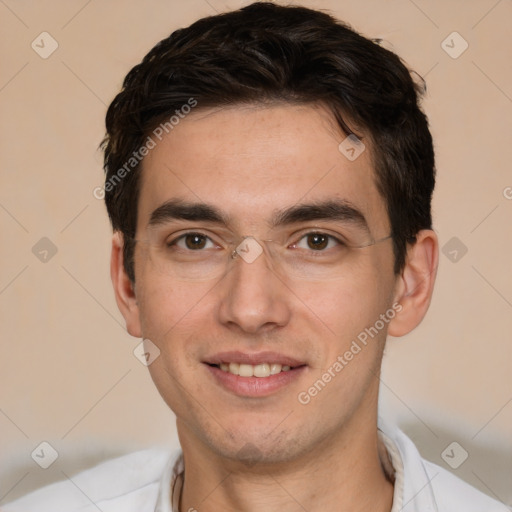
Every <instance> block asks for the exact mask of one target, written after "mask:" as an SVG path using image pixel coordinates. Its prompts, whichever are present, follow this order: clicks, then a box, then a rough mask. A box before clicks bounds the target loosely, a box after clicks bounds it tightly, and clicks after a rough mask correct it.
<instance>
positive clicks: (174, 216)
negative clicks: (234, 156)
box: [149, 199, 370, 232]
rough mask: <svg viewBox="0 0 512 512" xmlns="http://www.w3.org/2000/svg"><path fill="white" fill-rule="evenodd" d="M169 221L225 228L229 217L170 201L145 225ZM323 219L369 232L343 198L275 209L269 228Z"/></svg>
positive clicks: (202, 205) (362, 218) (211, 209)
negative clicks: (345, 223) (210, 224)
mask: <svg viewBox="0 0 512 512" xmlns="http://www.w3.org/2000/svg"><path fill="white" fill-rule="evenodd" d="M173 220H188V221H197V222H208V223H212V224H222V225H224V226H226V227H227V226H228V225H229V224H230V217H229V216H228V215H226V214H224V213H223V212H222V211H221V210H219V209H218V208H217V207H216V206H214V205H211V204H208V203H203V202H188V201H184V200H181V199H170V200H168V201H166V202H165V203H163V204H162V205H160V206H159V207H158V208H156V209H155V210H154V211H153V212H152V213H151V216H150V219H149V226H158V225H161V224H165V223H166V222H170V221H173ZM327 220H335V221H343V222H350V223H353V224H354V225H356V226H358V227H360V228H362V229H364V230H365V231H368V232H370V228H369V226H368V222H367V220H366V218H365V216H364V214H363V213H362V212H361V211H360V210H358V209H357V208H356V207H355V206H354V205H353V204H352V203H351V202H350V201H347V200H346V199H328V200H324V201H316V202H313V203H299V204H296V205H293V206H290V207H289V208H285V209H281V210H279V209H278V210H276V211H275V213H274V215H273V217H272V219H271V221H270V227H271V228H276V227H281V226H287V225H290V224H295V223H299V222H308V221H309V222H310V221H327Z"/></svg>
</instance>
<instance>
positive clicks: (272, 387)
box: [206, 364, 306, 398]
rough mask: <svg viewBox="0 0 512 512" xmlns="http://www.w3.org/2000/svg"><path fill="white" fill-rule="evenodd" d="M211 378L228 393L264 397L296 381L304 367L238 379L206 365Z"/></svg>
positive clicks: (238, 377) (237, 376)
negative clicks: (265, 375)
mask: <svg viewBox="0 0 512 512" xmlns="http://www.w3.org/2000/svg"><path fill="white" fill-rule="evenodd" d="M206 367H207V369H208V370H209V371H210V373H211V374H212V375H213V377H214V378H215V379H216V380H217V382H219V383H220V384H221V386H223V387H224V388H225V389H227V390H228V391H231V392H232V393H234V394H235V395H239V396H244V397H252V398H255V397H264V396H268V395H271V394H273V393H275V392H277V391H279V390H281V389H282V388H284V387H286V386H287V385H289V384H290V383H292V382H293V381H295V380H297V379H298V378H299V377H300V376H301V375H302V373H303V372H304V370H305V369H306V366H298V367H296V368H292V369H290V370H288V371H287V372H280V373H277V374H276V375H270V376H269V377H240V375H233V374H232V373H230V372H225V371H223V370H221V369H220V368H217V367H216V366H210V365H208V364H207V365H206Z"/></svg>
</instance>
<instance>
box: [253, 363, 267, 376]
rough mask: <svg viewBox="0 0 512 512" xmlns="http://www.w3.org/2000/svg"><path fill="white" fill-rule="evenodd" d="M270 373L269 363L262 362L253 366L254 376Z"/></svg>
mask: <svg viewBox="0 0 512 512" xmlns="http://www.w3.org/2000/svg"><path fill="white" fill-rule="evenodd" d="M269 375H270V365H268V364H266V363H264V364H257V365H256V366H255V367H254V376H255V377H268V376H269Z"/></svg>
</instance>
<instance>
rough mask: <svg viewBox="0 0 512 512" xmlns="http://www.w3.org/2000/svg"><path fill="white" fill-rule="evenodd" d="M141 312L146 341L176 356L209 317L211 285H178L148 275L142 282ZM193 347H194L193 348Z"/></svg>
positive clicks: (157, 276)
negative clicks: (208, 302) (208, 299)
mask: <svg viewBox="0 0 512 512" xmlns="http://www.w3.org/2000/svg"><path fill="white" fill-rule="evenodd" d="M141 282H143V283H144V286H143V288H142V290H141V292H140V299H139V311H140V318H141V325H142V334H143V336H144V337H146V338H149V339H150V340H152V341H153V342H154V343H155V344H156V345H157V346H158V347H159V348H160V350H161V351H166V352H170V351H172V352H174V353H177V352H178V349H180V350H183V347H182V345H183V346H185V347H186V346H190V345H191V344H190V343H187V342H186V340H187V339H188V338H190V337H191V336H192V335H193V332H194V329H197V326H199V325H204V321H205V318H206V317H208V314H207V312H206V311H205V307H207V301H206V300H205V298H206V297H207V296H208V294H209V291H210V288H211V287H212V285H211V284H208V283H187V282H175V281H172V280H171V279H169V278H167V277H165V276H162V275H159V274H152V275H150V274H149V273H147V274H146V275H145V276H144V279H143V280H141ZM192 345H193V344H192Z"/></svg>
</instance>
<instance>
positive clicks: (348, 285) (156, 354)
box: [5, 3, 506, 512]
mask: <svg viewBox="0 0 512 512" xmlns="http://www.w3.org/2000/svg"><path fill="white" fill-rule="evenodd" d="M419 94H420V87H419V86H418V85H415V83H414V82H413V80H412V79H411V77H410V75H409V72H408V71H407V69H406V68H405V66H404V65H403V64H402V63H401V61H400V60H399V59H398V57H397V56H396V55H394V54H393V53H391V52H389V51H387V50H385V49H383V48H381V47H380V46H379V45H378V44H376V43H374V42H372V41H369V40H367V39H365V38H363V37H361V36H360V35H358V34H356V33H355V32H353V31H352V30H351V29H349V28H347V27H346V26H344V25H342V24H340V23H339V22H336V21H335V20H334V19H333V18H331V17H329V16H328V15H326V14H323V13H320V12H316V11H312V10H309V9H305V8H300V7H279V6H276V5H273V4H268V3H256V4H253V5H250V6H248V7H246V8H244V9H242V10H240V11H235V12H231V13H227V14H223V15H219V16H214V17H211V18H206V19H202V20H200V21H198V22H196V23H195V24H193V25H192V26H191V27H189V28H187V29H182V30H178V31H176V32H174V33H173V34H172V35H171V36H170V37H169V38H167V39H165V40H163V41H161V42H160V43H159V44H158V45H157V46H155V48H153V49H152V50H151V52H150V53H149V54H148V55H147V56H146V57H145V58H144V60H143V61H142V63H141V64H139V65H138V66H136V67H135V68H133V69H132V70H131V71H130V73H129V74H128V75H127V77H126V79H125V81H124V85H123V90H122V91H121V92H120V93H119V95H118V96H117V97H116V98H115V99H114V101H113V103H112V104H111V106H110V108H109V110H108V113H107V119H106V124H107V136H106V139H105V142H104V150H105V170H106V173H107V176H106V183H105V193H106V195H105V200H106V205H107V209H108V213H109V216H110V219H111V221H112V225H113V229H114V236H113V243H112V260H111V274H112V281H113V285H114V290H115V295H116V299H117V303H118V306H119V308H120V311H121V313H122V314H123V316H124V318H125V320H126V325H127V329H128V332H129V333H130V334H132V335H133V336H136V337H139V338H143V339H144V344H145V345H144V346H145V356H146V359H147V362H148V364H149V370H150V373H151V376H152V378H153V380H154V382H155V384H156V386H157V388H158V390H159V392H160V394H161V395H162V398H163V399H164V400H165V402H166V403H167V404H168V405H169V407H170V408H171V409H172V410H173V411H174V413H175V414H176V417H177V428H178V434H179V439H180V444H181V450H180V451H178V452H177V453H175V454H173V455H172V456H171V457H170V458H169V455H168V454H162V453H160V452H156V451H147V452H140V453H136V454H131V455H127V456H125V457H122V458H120V459H117V460H113V461H109V462H106V463H104V464H103V465H101V466H98V467H97V468H94V469H92V470H89V471H88V472H85V473H82V474H80V475H78V476H75V477H74V478H73V482H74V485H76V486H77V487H78V488H79V489H80V492H78V491H77V490H76V489H72V486H71V484H70V483H69V482H68V483H59V484H55V485H53V486H50V487H49V488H46V489H43V490H41V491H37V492H36V493H34V494H33V495H32V496H29V497H27V498H25V499H22V500H19V501H18V502H15V503H14V504H12V505H11V506H7V507H5V510H6V511H14V510H38V511H42V510H52V511H53V512H56V511H60V510H62V511H64V510H65V511H67V512H69V511H72V510H80V511H86V510H87V511H89V510H98V509H99V510H103V511H125V512H126V511H131V510H133V511H138V512H141V511H153V510H157V511H161V512H164V511H171V510H172V511H181V512H184V511H189V512H192V511H200V512H203V511H204V512H208V511H247V512H251V511H255V510H265V511H267V510H268V511H298V510H302V511H304V510H307V511H309V512H314V511H320V510H322V511H340V510H347V511H348V510H350V511H353V512H357V511H368V510H371V511H372V512H389V511H392V512H398V511H405V512H412V511H416V512H427V511H438V512H454V511H462V510H464V511H465V512H471V511H475V512H476V511H478V512H482V511H486V512H493V511H496V512H497V511H504V510H506V507H505V506H504V505H502V504H500V503H498V502H495V501H493V500H491V499H490V498H488V497H487V496H485V495H483V494H481V493H480V492H478V491H477V490H475V489H472V488H471V487H469V486H468V485H467V484H465V483H464V482H462V481H461V480H459V479H457V478H456V477H454V476H453V475H451V474H450V473H448V472H447V471H445V470H443V469H442V468H440V467H438V466H436V465H434V464H431V463H429V462H426V461H424V460H422V459H421V457H420V455H419V454H418V452H417V450H416V449H415V447H414V445H413V444H412V442H411V441H410V440H409V439H408V438H407V437H406V436H405V435H404V434H403V433H401V432H400V431H399V430H397V429H396V428H389V427H386V426H384V425H382V424H379V422H378V418H377V403H378V391H379V374H380V365H381V361H382V355H383V350H384V345H385V341H386V336H387V335H388V334H390V335H392V336H402V335H405V334H407V333H408V332H410V331H411V330H412V329H414V328H415V327H416V326H417V325H418V324H419V323H420V322H421V320H422V319H423V317H424V315H425V313H426V311H427V309H428V306H429V303H430V299H431V295H432V290H433V285H434V280H435V274H436V268H437V262H438V241H437V238H436V235H435V233H434V231H433V230H432V221H431V213H430V201H431V196H432V191H433V188H434V155H433V149H432V140H431V136H430V133H429V130H428V124H427V121H426V118H425V116H424V114H423V113H422V112H421V110H420V108H419V106H418V96H419Z"/></svg>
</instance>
